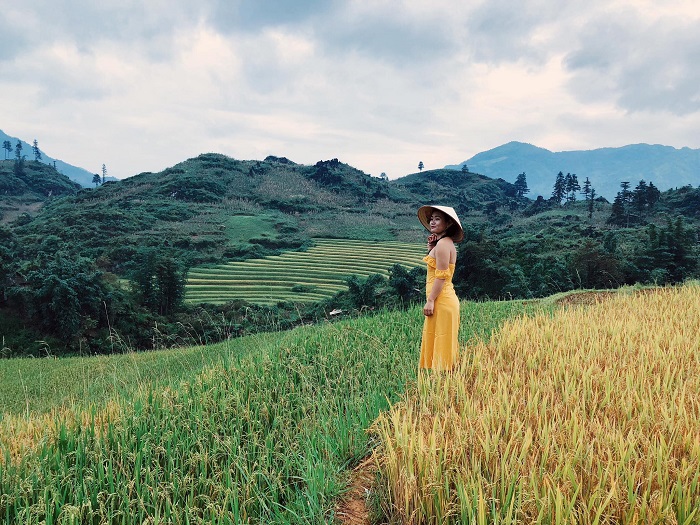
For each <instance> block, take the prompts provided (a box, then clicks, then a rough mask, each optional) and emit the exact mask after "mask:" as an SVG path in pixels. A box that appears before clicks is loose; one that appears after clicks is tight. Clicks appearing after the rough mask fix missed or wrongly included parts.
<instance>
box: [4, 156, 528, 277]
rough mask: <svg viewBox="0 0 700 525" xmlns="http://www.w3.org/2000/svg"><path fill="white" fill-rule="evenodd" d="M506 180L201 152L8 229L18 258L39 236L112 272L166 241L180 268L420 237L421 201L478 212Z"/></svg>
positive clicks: (502, 198)
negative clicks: (321, 245)
mask: <svg viewBox="0 0 700 525" xmlns="http://www.w3.org/2000/svg"><path fill="white" fill-rule="evenodd" d="M513 194H514V193H513V186H512V185H511V184H509V183H506V182H505V181H495V180H492V179H488V178H487V177H483V176H479V175H476V174H473V173H462V172H459V173H457V172H454V171H450V170H435V171H427V172H423V173H416V174H413V175H409V176H407V177H404V178H403V179H400V180H399V181H387V180H382V179H379V178H375V177H371V176H369V175H367V174H365V173H364V172H362V171H360V170H357V169H355V168H353V167H351V166H348V165H347V164H344V163H342V162H339V161H338V160H337V159H332V160H328V161H319V162H318V163H316V164H315V165H313V166H305V165H300V164H295V163H293V162H291V161H289V160H287V159H284V158H278V157H268V158H267V159H265V160H264V161H244V160H235V159H232V158H229V157H226V156H224V155H219V154H204V155H200V156H199V157H196V158H193V159H189V160H187V161H185V162H182V163H179V164H177V165H175V166H173V167H171V168H168V169H166V170H164V171H162V172H160V173H141V174H139V175H135V176H133V177H129V178H128V179H124V180H121V181H117V182H107V183H105V184H104V185H102V186H100V187H98V188H85V189H82V190H80V191H78V192H77V194H75V195H71V196H69V197H67V198H65V199H62V200H60V201H56V202H52V203H50V204H49V205H48V206H46V208H45V209H44V210H42V211H41V213H39V214H37V215H36V216H35V217H34V218H33V219H32V221H31V222H29V223H28V224H24V225H22V226H21V227H18V228H17V230H16V231H17V234H18V235H20V236H21V237H22V238H23V239H25V240H26V241H27V242H26V244H27V246H28V248H27V250H26V251H27V254H26V255H27V256H29V257H33V256H36V255H37V254H38V253H39V252H40V251H42V250H45V249H46V248H45V244H46V242H47V241H46V239H52V240H53V242H55V243H59V244H60V243H64V242H66V241H68V240H71V244H72V245H73V247H74V249H75V250H76V251H77V252H78V253H80V255H83V256H88V257H91V258H98V257H102V258H103V259H104V260H106V261H109V268H110V269H111V270H112V271H115V272H116V273H118V274H123V273H124V272H128V271H130V270H132V269H133V267H134V264H135V263H134V260H135V254H136V252H138V251H139V250H140V249H142V248H146V247H150V248H167V249H168V250H169V251H170V252H172V253H174V254H175V255H176V256H177V258H179V259H181V260H183V261H186V262H187V264H188V265H193V264H201V263H204V262H220V261H222V260H226V259H243V258H250V257H258V256H261V255H266V254H271V253H276V252H279V251H280V250H288V249H299V248H301V247H303V246H305V245H306V244H308V242H309V241H310V239H312V238H314V237H324V238H345V239H364V240H367V241H373V240H400V241H413V242H423V237H424V233H423V229H422V227H421V226H420V224H419V223H418V221H417V220H416V218H415V213H416V209H417V207H418V206H420V205H421V204H424V203H426V202H440V203H443V204H448V205H453V206H455V207H457V208H458V209H459V210H460V211H461V212H463V213H467V212H470V213H472V214H475V215H476V216H480V214H481V210H482V209H483V208H484V206H485V203H487V202H493V201H497V202H502V203H505V202H506V201H508V200H509V199H512V195H513Z"/></svg>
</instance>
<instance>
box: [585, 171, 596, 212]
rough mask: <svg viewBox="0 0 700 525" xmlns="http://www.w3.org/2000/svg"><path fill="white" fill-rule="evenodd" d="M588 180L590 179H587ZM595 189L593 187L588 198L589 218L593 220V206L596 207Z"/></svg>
mask: <svg viewBox="0 0 700 525" xmlns="http://www.w3.org/2000/svg"><path fill="white" fill-rule="evenodd" d="M586 180H588V179H586ZM595 198H596V194H595V188H593V187H591V189H590V190H589V198H588V218H589V219H592V218H593V206H594V205H595Z"/></svg>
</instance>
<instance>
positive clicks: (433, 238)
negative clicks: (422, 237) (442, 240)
mask: <svg viewBox="0 0 700 525" xmlns="http://www.w3.org/2000/svg"><path fill="white" fill-rule="evenodd" d="M437 241H438V236H437V235H435V234H434V233H431V234H430V235H428V252H430V250H432V249H433V248H435V246H436V245H437Z"/></svg>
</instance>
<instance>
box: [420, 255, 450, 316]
mask: <svg viewBox="0 0 700 525" xmlns="http://www.w3.org/2000/svg"><path fill="white" fill-rule="evenodd" d="M434 253H435V267H436V268H437V269H438V270H447V269H448V268H449V266H450V246H449V243H447V242H442V243H438V244H437V246H436V247H435V252H434ZM444 286H445V279H438V278H437V277H436V278H435V280H434V281H433V287H432V288H431V289H430V294H429V295H428V299H427V300H426V302H425V306H424V307H423V314H424V315H427V316H430V315H433V311H434V310H435V299H437V298H438V296H439V295H440V292H442V289H443V288H444Z"/></svg>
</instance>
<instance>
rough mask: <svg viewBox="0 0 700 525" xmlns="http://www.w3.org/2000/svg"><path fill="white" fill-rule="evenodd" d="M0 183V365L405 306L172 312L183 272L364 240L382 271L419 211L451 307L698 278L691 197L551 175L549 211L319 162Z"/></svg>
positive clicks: (494, 190) (188, 165)
mask: <svg viewBox="0 0 700 525" xmlns="http://www.w3.org/2000/svg"><path fill="white" fill-rule="evenodd" d="M0 165H1V166H2V171H1V172H0V174H1V175H2V177H3V181H0V183H1V184H3V188H5V190H4V193H1V194H0V205H1V206H2V209H3V210H4V211H3V216H4V219H3V222H4V226H0V239H1V240H2V242H1V243H0V313H1V314H2V315H1V317H0V335H2V336H4V337H5V343H4V345H3V349H2V352H3V355H17V354H25V353H31V354H34V355H37V354H40V353H66V352H84V351H89V352H98V353H102V352H113V351H120V350H123V349H132V348H133V349H140V348H153V347H159V346H170V345H176V344H182V343H185V342H193V341H197V340H218V339H221V338H226V337H231V336H234V335H240V334H244V333H250V332H254V331H260V330H269V329H273V328H275V329H278V328H286V327H289V326H294V325H296V324H299V323H303V322H309V321H314V320H318V319H322V318H327V317H328V315H329V312H330V311H331V310H333V311H334V312H337V311H342V312H343V314H342V315H348V314H350V313H352V312H360V311H362V312H365V311H368V310H369V309H373V308H380V307H382V306H392V307H394V306H401V305H405V304H408V303H410V302H412V301H419V300H420V299H421V292H420V290H421V288H422V287H423V283H422V279H423V276H422V273H421V272H420V271H419V270H420V268H415V269H414V270H411V271H407V269H406V268H404V267H400V266H397V267H394V268H392V270H391V271H390V272H389V275H388V276H387V277H384V276H381V275H377V276H369V277H367V278H363V279H355V280H354V281H349V282H348V285H349V287H348V289H347V290H345V291H340V292H338V293H337V294H336V295H335V296H333V297H332V298H330V299H324V300H323V301H319V302H318V303H313V304H309V303H308V302H307V303H305V304H292V303H278V304H276V305H269V304H268V305H267V306H263V305H259V304H254V303H248V302H246V301H241V300H237V301H233V302H230V303H226V304H224V305H220V306H213V305H196V304H191V305H185V304H183V298H184V292H185V277H186V275H187V271H188V269H189V268H191V267H194V266H197V267H201V266H202V265H205V266H206V265H214V264H220V263H225V262H227V261H241V260H245V259H250V258H260V257H263V256H270V255H274V254H280V253H281V252H284V251H289V250H297V251H302V252H304V251H306V250H307V249H308V248H310V247H311V246H313V245H314V244H315V239H321V238H336V239H356V240H364V241H366V247H367V251H368V252H370V253H372V254H374V255H375V256H376V257H383V258H387V259H391V257H390V255H391V254H386V253H381V252H380V251H379V250H378V249H376V248H375V244H374V243H375V242H377V241H401V242H409V243H416V244H417V245H422V244H423V243H424V238H425V232H424V231H423V229H422V227H421V226H420V224H419V223H418V221H417V219H416V218H415V213H416V209H417V207H418V206H420V205H421V204H425V203H439V204H443V205H450V206H454V207H455V208H456V209H457V211H458V213H459V215H460V217H461V219H462V223H463V225H464V226H465V230H466V239H465V242H464V243H462V244H461V245H460V247H459V250H460V253H459V260H458V267H457V273H456V280H455V281H456V285H457V288H458V291H459V293H460V295H461V296H462V297H463V298H469V299H481V298H486V297H490V298H497V297H523V298H527V297H539V296H544V295H548V294H551V293H554V292H558V291H562V290H570V289H574V288H589V287H596V288H609V287H616V286H619V285H622V284H629V283H635V282H657V283H673V282H679V281H683V280H685V279H688V278H691V277H694V276H697V275H698V273H697V272H698V268H697V255H698V225H699V224H700V204H699V203H700V190H698V189H697V188H692V187H690V186H688V187H683V188H680V189H677V190H670V191H666V192H659V191H658V190H656V189H655V187H654V185H653V181H646V182H644V183H642V182H639V183H637V181H634V182H633V183H632V185H631V186H629V185H628V186H627V187H622V188H620V192H619V194H618V196H617V198H616V199H615V200H614V202H612V203H610V202H608V201H606V200H605V199H600V198H597V197H596V196H595V193H594V192H593V191H591V190H592V188H589V187H586V185H585V184H584V185H583V188H581V185H579V184H578V183H576V184H574V181H572V180H567V181H565V182H566V183H565V184H564V182H562V181H560V177H558V176H557V174H552V185H553V192H554V193H555V194H556V195H557V197H555V198H551V199H543V198H539V199H537V200H534V201H533V200H531V199H528V198H527V193H528V188H527V181H526V179H525V177H523V178H521V179H520V180H518V181H516V183H515V184H510V183H508V182H506V181H504V180H502V179H490V178H488V177H485V176H483V175H479V174H475V173H471V172H469V171H467V170H466V169H463V170H461V171H456V170H433V171H424V172H421V173H414V174H411V175H408V176H406V177H403V178H401V179H398V180H394V181H389V180H386V179H385V178H375V177H371V176H369V175H367V174H365V173H363V172H362V171H360V170H357V169H355V168H353V167H351V166H348V165H347V164H344V163H342V162H340V161H338V160H337V159H332V160H326V161H319V162H318V163H316V164H315V165H309V166H307V165H300V164H296V163H294V162H292V161H290V160H288V159H286V158H283V157H268V158H266V159H265V160H263V161H242V160H235V159H232V158H229V157H226V156H224V155H219V154H204V155H200V156H199V157H196V158H193V159H189V160H187V161H184V162H182V163H180V164H177V165H175V166H173V167H171V168H168V169H166V170H164V171H162V172H160V173H142V174H139V175H136V176H134V177H130V178H128V179H125V180H122V181H118V182H107V183H105V184H102V185H98V186H97V187H95V188H83V189H78V188H77V187H76V185H75V184H73V183H71V182H70V181H69V180H68V179H67V178H65V177H63V176H61V175H60V174H58V173H50V170H51V168H50V167H48V166H46V165H42V164H39V163H34V162H25V163H24V164H23V169H24V175H23V176H21V177H20V176H18V175H17V174H16V173H15V172H16V170H17V169H18V167H17V161H5V162H3V163H2V164H0ZM560 182H561V185H560ZM559 186H561V187H559ZM556 188H559V190H557V189H556ZM17 199H19V201H18V200H17ZM20 203H22V204H21V205H22V206H25V208H21V207H19V206H20ZM309 271H313V269H310V270H309ZM217 302H220V301H217ZM38 341H40V343H38Z"/></svg>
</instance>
